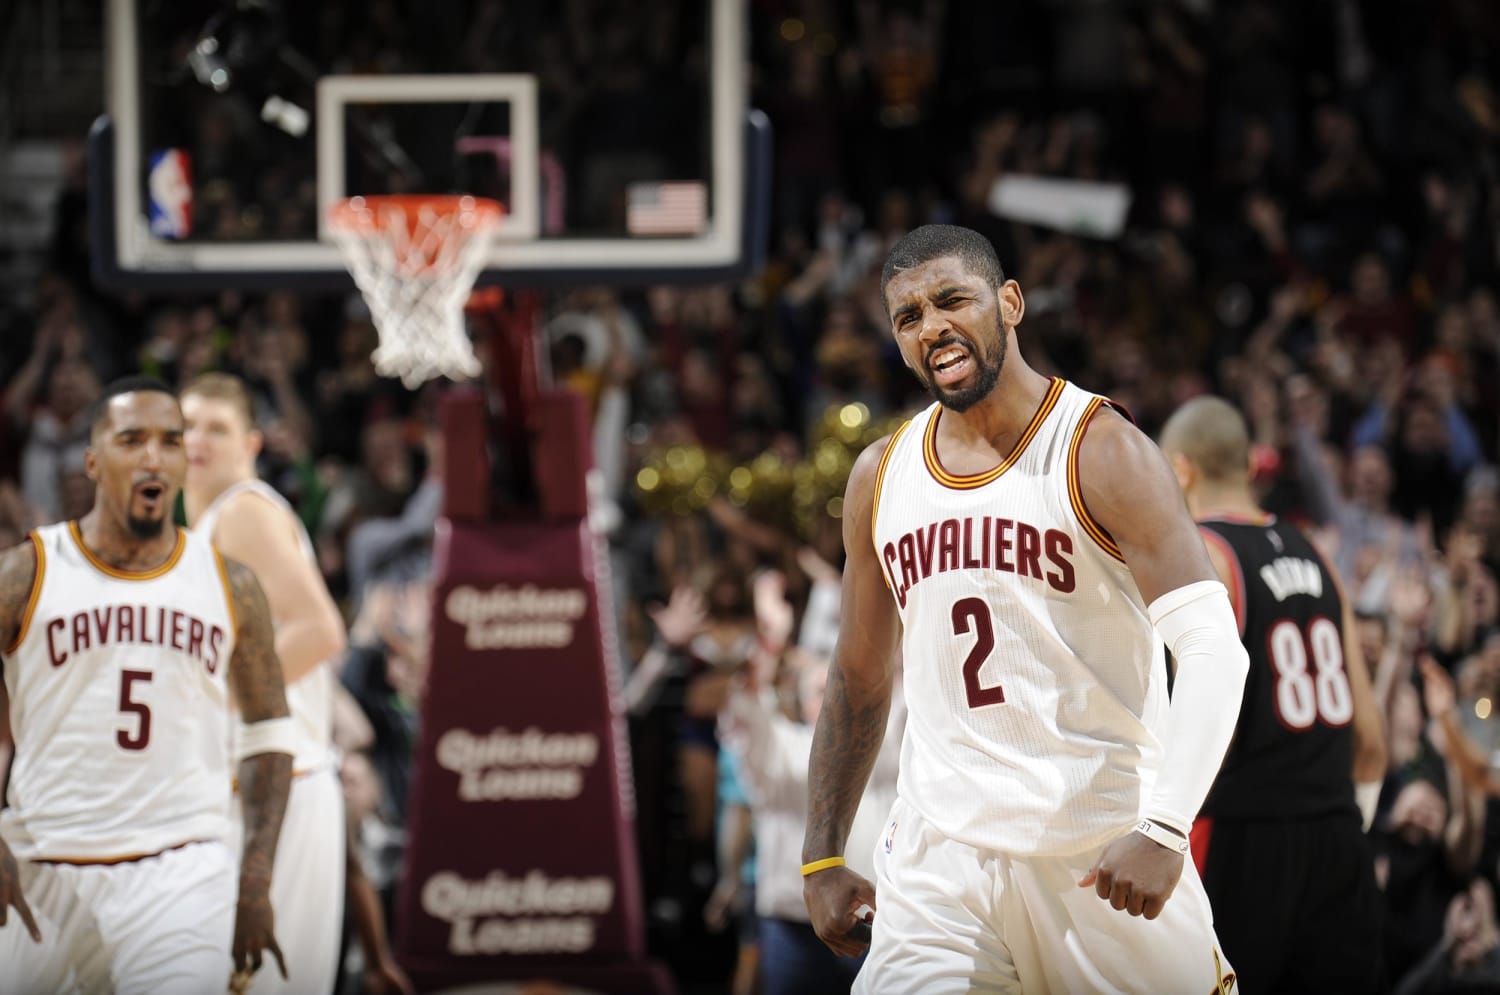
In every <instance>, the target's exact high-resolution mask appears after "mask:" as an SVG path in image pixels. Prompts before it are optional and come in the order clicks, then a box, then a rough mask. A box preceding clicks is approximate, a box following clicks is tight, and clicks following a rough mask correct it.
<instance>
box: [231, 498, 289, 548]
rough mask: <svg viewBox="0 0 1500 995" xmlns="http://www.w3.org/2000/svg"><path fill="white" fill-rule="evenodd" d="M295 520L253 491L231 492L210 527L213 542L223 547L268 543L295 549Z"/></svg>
mask: <svg viewBox="0 0 1500 995" xmlns="http://www.w3.org/2000/svg"><path fill="white" fill-rule="evenodd" d="M296 536H297V533H296V520H295V518H294V517H293V516H292V515H291V513H290V512H288V511H287V510H286V509H285V508H283V507H281V506H280V505H278V504H276V503H274V502H273V501H271V499H269V498H267V497H266V496H265V495H264V494H261V493H258V492H256V491H253V490H246V491H241V492H240V493H238V494H234V495H231V496H230V497H229V499H228V500H227V501H226V502H225V504H224V510H223V512H222V513H221V514H220V515H219V520H218V522H217V524H216V525H215V527H214V542H215V544H216V545H218V546H221V547H223V548H225V549H231V550H239V549H245V548H255V547H256V545H257V544H261V545H263V544H265V543H267V542H272V543H275V544H276V548H277V549H285V548H287V547H288V546H291V547H293V548H295V543H296Z"/></svg>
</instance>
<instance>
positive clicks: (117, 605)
mask: <svg viewBox="0 0 1500 995" xmlns="http://www.w3.org/2000/svg"><path fill="white" fill-rule="evenodd" d="M32 542H33V543H34V544H35V545H36V551H37V578H36V583H35V585H34V586H33V588H32V598H33V600H32V601H31V602H30V606H29V608H28V610H27V613H26V617H25V620H24V622H23V624H22V630H21V635H20V637H19V639H18V640H17V642H16V645H15V646H13V647H12V648H11V649H10V650H9V651H8V652H7V653H6V655H5V658H4V666H5V689H6V691H7V692H8V693H9V695H10V714H11V722H12V728H13V731H14V734H15V744H16V750H15V762H14V765H13V766H12V768H11V775H10V788H9V791H8V792H7V799H8V803H9V807H8V808H6V809H5V811H4V812H0V834H3V835H4V837H5V840H6V842H8V843H9V844H10V846H11V848H12V849H13V850H14V851H15V852H16V855H17V856H19V857H23V858H30V859H44V860H76V861H113V860H117V859H121V858H129V857H136V856H141V855H146V854H154V853H158V852H160V851H162V850H166V849H169V848H171V847H175V846H178V845H180V844H183V843H187V842H191V841H195V840H221V839H223V838H224V835H225V832H226V830H227V828H228V818H229V782H230V774H231V772H230V752H229V725H230V718H229V716H230V695H229V688H228V684H227V681H226V677H227V674H228V672H229V661H230V657H231V656H232V654H233V652H234V636H235V630H236V625H235V618H234V610H233V607H232V601H231V595H230V590H229V581H228V577H227V575H226V574H225V571H224V565H223V561H222V560H221V559H220V558H219V556H218V554H217V553H215V552H214V549H213V547H212V546H210V545H209V543H208V542H207V540H204V539H202V538H200V537H198V536H194V535H192V534H191V533H189V532H187V531H186V530H182V529H179V530H177V548H176V549H175V550H174V551H173V552H172V555H171V556H170V557H169V558H168V559H167V561H166V562H165V563H163V564H162V565H161V566H159V567H156V568H154V569H152V570H146V571H141V572H134V573H132V572H126V571H122V570H116V569H114V568H112V567H110V566H107V565H106V564H104V563H103V562H101V561H100V560H98V559H97V558H96V557H95V556H94V555H93V554H92V553H91V552H90V551H89V550H88V549H86V548H85V547H84V545H83V537H82V535H81V534H80V533H79V531H78V525H77V523H76V522H66V523H62V524H58V525H49V526H47V527H45V528H41V529H37V530H36V531H35V532H33V533H32Z"/></svg>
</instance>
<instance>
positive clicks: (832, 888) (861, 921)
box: [802, 867, 875, 957]
mask: <svg viewBox="0 0 1500 995" xmlns="http://www.w3.org/2000/svg"><path fill="white" fill-rule="evenodd" d="M802 900H803V901H804V902H806V903H807V915H808V918H809V919H811V920H812V927H813V930H814V931H815V932H816V933H817V934H818V939H820V940H822V941H823V942H824V943H825V944H827V946H828V949H829V950H832V951H833V952H834V953H836V954H838V955H839V956H840V957H858V956H859V955H860V954H861V953H863V952H864V949H865V948H866V947H868V946H869V945H870V940H869V935H868V932H866V931H865V930H856V929H855V927H856V926H860V925H865V926H867V925H868V924H869V923H871V922H873V921H874V919H875V913H874V911H873V910H874V908H875V885H873V884H871V883H870V882H869V881H866V880H865V879H864V878H862V877H860V876H859V875H858V874H855V873H854V872H853V871H851V870H849V868H847V867H830V868H828V869H827V870H823V871H818V872H817V873H816V874H809V875H808V876H807V877H805V878H803V879H802ZM866 906H869V909H868V910H866V912H865V913H864V915H863V916H861V915H860V909H863V908H865V907H866ZM851 930H852V931H853V934H852V935H851Z"/></svg>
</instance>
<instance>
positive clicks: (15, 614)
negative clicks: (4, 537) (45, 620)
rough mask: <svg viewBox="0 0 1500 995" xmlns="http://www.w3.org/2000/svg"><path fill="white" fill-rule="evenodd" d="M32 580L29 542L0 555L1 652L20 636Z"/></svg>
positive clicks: (33, 563) (33, 555) (33, 550)
mask: <svg viewBox="0 0 1500 995" xmlns="http://www.w3.org/2000/svg"><path fill="white" fill-rule="evenodd" d="M35 579H36V547H34V546H33V545H32V544H31V540H30V539H27V540H26V541H25V542H23V543H21V544H20V545H19V546H12V547H11V548H10V549H7V550H6V551H5V552H3V553H0V652H4V651H5V650H7V649H9V648H10V644H11V643H13V642H15V641H16V637H17V636H18V635H20V634H21V622H22V619H23V618H24V617H25V615H26V605H27V603H28V602H29V601H30V600H31V585H32V584H33V583H34V581H35Z"/></svg>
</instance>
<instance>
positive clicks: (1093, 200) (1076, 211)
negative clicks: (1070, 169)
mask: <svg viewBox="0 0 1500 995" xmlns="http://www.w3.org/2000/svg"><path fill="white" fill-rule="evenodd" d="M989 208H990V212H991V213H993V214H994V215H995V216H996V217H1001V218H1006V219H1009V220H1011V221H1020V222H1022V223H1024V224H1028V225H1039V226H1041V227H1043V228H1053V229H1056V230H1057V231H1061V232H1067V233H1068V234H1070V235H1082V236H1084V237H1087V238H1119V237H1120V233H1121V232H1123V231H1124V230H1125V217H1126V215H1127V214H1129V213H1130V188H1129V187H1127V186H1125V184H1123V183H1094V182H1092V181H1089V180H1067V179H1054V178H1051V177H1046V176H1002V177H1001V178H1000V179H998V180H996V181H995V185H994V186H992V187H990V197H989Z"/></svg>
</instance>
